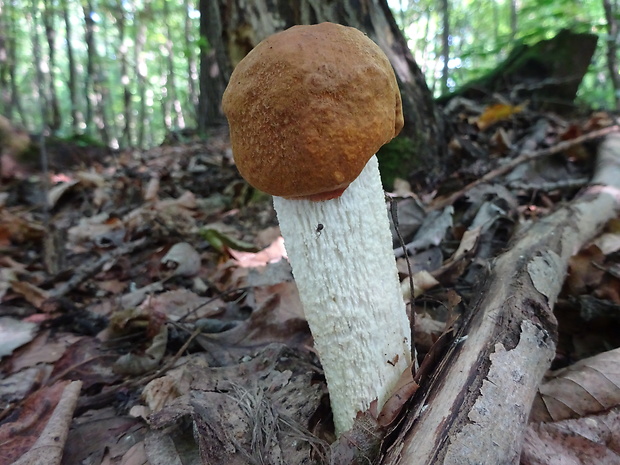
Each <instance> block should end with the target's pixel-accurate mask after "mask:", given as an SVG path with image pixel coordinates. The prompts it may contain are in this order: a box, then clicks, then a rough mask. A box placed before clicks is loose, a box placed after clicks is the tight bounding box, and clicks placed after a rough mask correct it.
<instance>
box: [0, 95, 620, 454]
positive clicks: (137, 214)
mask: <svg viewBox="0 0 620 465" xmlns="http://www.w3.org/2000/svg"><path fill="white" fill-rule="evenodd" d="M446 111H447V117H448V118H449V120H450V122H451V124H452V125H453V127H454V129H455V131H454V132H455V134H454V136H453V137H452V139H451V141H450V151H451V161H450V164H449V166H450V171H449V173H448V176H447V177H446V179H445V180H443V181H442V182H441V183H440V184H438V185H437V186H435V187H433V189H432V190H431V189H430V188H429V187H427V186H425V185H424V183H423V180H422V178H421V179H420V181H419V183H418V185H411V184H410V183H407V182H406V181H403V180H399V181H397V182H396V183H395V186H394V189H393V190H392V192H391V193H390V197H391V198H392V202H396V205H397V207H398V228H399V230H400V234H401V236H402V237H403V239H404V242H405V244H407V250H409V252H410V262H411V264H412V272H413V274H414V281H415V283H416V290H415V294H416V298H415V302H414V305H413V307H414V308H415V313H416V315H417V317H416V333H415V343H416V346H417V350H418V353H419V358H420V361H422V360H423V359H424V357H425V355H426V354H428V353H429V352H430V353H432V352H433V350H436V349H431V348H432V347H433V345H434V344H435V343H436V342H437V341H438V340H440V336H441V335H442V334H449V333H450V332H451V331H452V328H453V326H454V325H455V324H458V323H455V322H457V321H458V320H459V318H460V317H461V316H462V315H464V314H466V313H467V311H468V309H469V308H470V303H471V302H472V301H473V300H474V299H475V297H476V293H477V292H479V287H478V286H479V284H480V282H482V281H484V277H485V270H487V269H488V268H489V267H491V266H492V261H493V259H494V257H496V256H497V255H498V254H499V253H500V252H502V251H503V250H506V249H507V248H508V247H509V246H510V241H511V238H513V237H514V236H515V234H517V232H519V231H522V230H523V228H524V227H525V226H526V225H528V224H532V223H536V222H538V221H540V220H541V219H543V218H545V217H547V216H548V215H549V213H550V212H552V211H554V210H555V209H557V208H558V207H559V206H561V205H563V204H564V203H566V202H568V201H570V200H571V199H572V198H573V197H575V196H576V195H577V194H578V193H579V192H580V190H582V188H583V187H584V186H585V185H586V184H587V183H588V181H589V179H590V177H591V174H592V170H593V167H594V160H595V157H596V151H597V146H598V145H597V144H598V143H599V142H600V140H601V137H595V136H594V135H593V134H598V135H599V136H600V135H602V134H603V133H604V132H605V131H606V130H605V129H604V128H608V127H612V129H611V130H607V132H612V131H617V127H616V126H614V124H615V122H614V120H613V118H612V117H611V116H610V115H608V114H605V113H595V114H589V115H588V116H585V117H582V118H574V119H570V120H569V119H565V118H563V117H560V116H558V115H555V114H550V113H539V112H534V111H530V110H528V109H527V108H523V107H513V106H510V105H496V106H491V107H482V106H479V105H477V104H475V103H473V102H470V101H466V100H459V101H455V102H452V103H451V105H450V108H448V109H447V110H446ZM601 129H603V132H601ZM597 131H598V132H597ZM63 150H65V151H66V150H71V149H67V148H64V149H63ZM524 154H526V155H528V157H523V155H524ZM64 155H66V153H65V154H64ZM50 156H54V154H53V153H52V154H50ZM519 157H521V158H519ZM71 158H72V161H71V162H70V163H65V164H64V165H63V164H60V165H53V168H54V170H53V171H54V172H53V175H51V176H50V181H49V182H44V181H43V180H44V177H43V176H42V175H41V173H40V172H36V170H33V169H32V168H30V169H26V168H24V170H22V171H21V175H19V176H17V174H16V175H15V177H13V178H11V179H6V180H5V182H4V184H2V185H1V186H0V357H2V359H1V362H0V373H1V380H0V399H1V400H2V409H1V410H0V463H1V464H10V463H13V462H15V463H28V464H35V463H37V464H38V463H45V464H58V463H62V464H81V463H89V464H111V463H122V464H134V463H135V464H147V463H151V464H160V463H162V464H163V463H166V464H181V463H182V464H199V463H210V464H220V463H221V464H237V463H239V464H243V463H289V464H297V463H330V462H331V463H347V462H346V460H349V461H350V458H351V457H353V456H355V454H356V452H352V449H357V448H358V447H359V441H358V442H357V443H356V441H355V440H350V441H340V443H338V444H339V445H337V446H332V447H331V448H330V446H329V444H330V443H331V442H332V441H333V440H334V436H333V431H332V428H333V427H332V425H331V420H330V410H329V402H328V398H327V388H326V386H325V383H324V379H323V377H322V372H321V368H320V363H319V361H318V358H317V357H316V354H315V353H314V352H313V350H312V337H311V335H310V332H309V330H308V327H307V324H306V321H305V319H304V315H303V310H302V308H301V305H300V303H299V299H298V295H297V290H296V287H295V284H294V281H293V278H292V274H291V271H290V267H289V265H288V262H287V261H286V258H285V254H286V253H285V250H284V248H283V241H282V239H281V237H280V235H279V230H278V227H277V221H276V217H275V213H274V211H273V209H272V207H271V202H270V198H269V197H268V196H265V195H263V194H260V193H257V192H256V191H254V190H253V189H251V188H249V186H248V185H247V184H246V183H245V182H244V181H243V180H242V179H241V178H240V177H239V175H238V173H237V171H236V169H235V167H234V164H233V161H232V155H231V149H230V145H229V141H228V138H227V135H226V131H224V130H223V131H218V132H215V133H213V134H212V135H211V136H210V137H209V138H208V139H207V140H206V142H205V141H183V142H179V143H175V144H172V145H165V146H161V147H157V148H153V149H151V150H148V151H139V150H131V151H124V152H120V153H115V154H113V155H106V156H104V157H95V158H96V159H89V160H88V163H81V160H80V156H75V157H71ZM75 158H77V159H75ZM511 160H517V162H516V163H514V164H513V165H510V164H509V163H510V161H511ZM16 173H18V174H19V170H17V171H16ZM404 174H405V173H404ZM483 176H486V177H484V178H483ZM414 179H415V178H414ZM480 179H483V180H484V182H478V183H477V185H475V186H470V187H471V188H468V189H465V187H466V186H467V185H468V184H470V183H471V182H475V181H476V180H480ZM413 182H416V181H413ZM44 203H47V208H46V209H44V208H42V205H44ZM465 241H467V244H468V245H467V247H465V246H464V242H465ZM394 249H395V252H396V255H397V256H398V257H399V258H398V260H397V262H398V267H399V272H400V277H401V279H402V280H403V281H405V282H408V278H409V267H408V264H407V263H406V260H405V259H404V258H403V257H402V255H403V253H402V250H401V247H400V245H399V241H398V239H397V238H395V241H394ZM364 253H365V251H364V250H359V254H360V256H361V255H363V254H364ZM355 259H356V257H351V260H355ZM555 316H556V318H557V320H558V334H557V339H556V340H557V350H556V356H555V359H554V361H553V363H552V369H553V370H554V371H550V372H548V373H547V375H546V376H545V379H544V380H543V382H542V384H541V385H540V387H539V389H538V393H537V394H536V399H535V401H534V408H533V409H532V412H531V413H530V425H529V427H528V432H527V433H526V438H528V439H527V440H526V441H524V445H523V447H524V452H523V454H522V458H521V463H523V464H524V465H526V464H530V463H543V462H536V461H534V460H533V459H532V458H531V457H532V456H533V455H532V454H534V453H533V452H529V453H528V447H529V448H533V447H534V446H533V445H532V444H533V442H535V441H534V439H533V438H537V440H539V441H542V442H543V443H544V444H545V445H546V446H547V447H550V448H551V449H553V450H554V454H556V456H557V457H565V458H566V460H569V459H572V460H575V461H573V462H566V463H590V462H588V461H580V460H583V457H588V456H590V454H594V453H596V454H598V455H597V456H600V457H603V459H601V460H602V461H600V462H597V463H609V464H612V463H616V464H617V463H620V446H618V442H617V437H618V436H617V434H618V431H619V429H620V421H619V420H618V418H619V415H618V412H619V411H620V409H619V407H620V349H618V348H619V347H620V218H618V217H616V218H615V219H612V220H611V221H609V222H608V223H607V224H606V225H605V226H604V228H601V229H600V230H599V231H597V235H596V237H593V238H592V240H590V241H588V244H587V245H586V246H585V247H583V248H582V249H581V250H580V251H575V253H574V255H573V257H572V258H571V259H570V262H569V270H568V272H567V276H566V280H565V282H564V284H563V286H562V291H561V293H560V295H559V297H558V299H557V303H556V304H555ZM429 363H431V362H427V363H426V370H427V371H432V370H433V365H432V363H431V366H430V367H429V366H428V365H429ZM423 382H424V380H421V381H420V383H423ZM405 410H406V409H405ZM405 413H406V412H403V415H404V414H405ZM593 418H596V419H599V420H601V419H604V420H603V421H602V423H603V424H604V427H603V429H602V430H598V431H597V432H596V433H592V430H591V429H590V430H587V429H586V426H588V425H590V427H591V420H592V419H593ZM588 421H590V423H588ZM599 423H600V422H599ZM614 435H615V437H616V439H615V440H614V439H613V438H614ZM568 437H572V438H573V440H572V441H567V440H566V438H568ZM379 446H380V448H381V451H382V452H383V451H384V450H385V449H386V448H387V447H388V446H389V443H388V440H387V439H386V440H385V441H384V442H383V443H380V445H379ZM530 450H533V449H530ZM382 452H381V453H382ZM364 453H365V452H364ZM534 455H535V454H534ZM201 460H202V462H201ZM351 460H352V459H351ZM355 460H360V459H359V457H358V458H357V459H355ZM614 460H615V461H614ZM558 463H559V462H558Z"/></svg>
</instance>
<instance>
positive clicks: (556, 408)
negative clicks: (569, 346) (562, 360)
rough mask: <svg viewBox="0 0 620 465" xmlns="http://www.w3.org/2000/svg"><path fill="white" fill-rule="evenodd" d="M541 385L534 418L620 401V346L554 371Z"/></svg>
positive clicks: (558, 417)
mask: <svg viewBox="0 0 620 465" xmlns="http://www.w3.org/2000/svg"><path fill="white" fill-rule="evenodd" d="M551 376H552V378H551V379H549V380H547V382H545V383H544V384H542V385H541V386H540V388H539V389H538V393H537V395H536V399H535V401H534V407H533V408H532V412H531V414H530V421H535V422H538V421H551V420H553V421H559V420H564V419H568V418H578V417H582V416H585V415H588V414H594V413H599V412H602V411H604V410H607V409H609V408H612V407H615V406H617V405H620V349H615V350H610V351H608V352H603V353H602V354H599V355H596V356H594V357H590V358H586V359H583V360H580V361H579V362H577V363H575V364H574V365H571V366H570V367H568V368H564V369H562V370H558V371H556V372H554V373H552V375H551Z"/></svg>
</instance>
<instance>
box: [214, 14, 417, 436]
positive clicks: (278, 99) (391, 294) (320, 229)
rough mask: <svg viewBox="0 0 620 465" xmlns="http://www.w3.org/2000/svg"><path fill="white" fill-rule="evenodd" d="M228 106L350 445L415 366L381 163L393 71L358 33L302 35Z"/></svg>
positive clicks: (236, 83) (242, 168) (299, 29)
mask: <svg viewBox="0 0 620 465" xmlns="http://www.w3.org/2000/svg"><path fill="white" fill-rule="evenodd" d="M222 103H223V109H224V113H225V114H226V116H227V118H228V121H229V125H230V137H231V143H232V149H233V155H234V159H235V163H236V165H237V167H238V169H239V172H240V173H241V175H242V176H243V177H244V178H245V179H246V180H247V181H248V182H249V183H250V184H251V185H253V186H254V187H256V188H258V189H260V190H262V191H264V192H267V193H269V194H272V195H273V196H274V197H273V203H274V207H275V209H276V212H277V216H278V221H279V223H280V229H281V232H282V236H283V237H284V242H285V246H286V250H287V253H288V257H289V260H290V263H291V266H292V269H293V275H294V277H295V281H296V283H297V286H298V288H299V296H300V299H301V302H302V305H303V308H304V312H305V316H306V319H307V320H308V324H309V326H310V329H311V331H312V335H313V338H314V344H315V349H316V351H317V353H318V355H319V358H320V360H321V364H322V366H323V370H324V373H325V377H326V380H327V386H328V389H329V395H330V402H331V406H332V412H333V417H334V425H335V428H336V433H337V434H341V433H342V432H344V431H347V430H349V429H350V428H351V427H352V426H353V422H354V419H355V417H356V416H357V413H358V412H360V411H366V410H367V409H368V408H369V407H370V406H371V403H372V402H373V401H375V400H376V402H377V404H376V407H377V409H378V410H380V409H381V407H382V406H383V405H384V404H385V402H386V401H387V399H388V398H389V397H390V395H391V393H392V392H393V390H394V388H395V386H396V384H397V382H398V380H399V379H400V377H401V375H402V374H403V372H404V371H405V370H407V369H410V367H411V363H412V355H411V328H410V324H409V320H408V318H407V313H406V309H405V305H404V302H403V298H402V294H401V291H400V286H399V280H398V274H397V270H396V263H395V259H394V254H393V250H392V240H391V234H390V229H389V224H388V218H387V210H386V207H385V199H384V192H383V188H382V185H381V179H380V176H379V169H378V162H377V158H376V156H375V155H374V154H375V153H376V151H377V150H378V149H379V148H380V147H381V146H382V145H383V144H385V143H386V142H388V141H390V140H391V139H392V138H393V137H394V136H396V135H397V134H398V133H399V132H400V130H401V129H402V127H403V116H402V104H401V97H400V93H399V90H398V86H397V83H396V78H395V76H394V71H393V69H392V67H391V65H390V62H389V61H388V59H387V57H386V56H385V54H384V53H383V52H382V51H381V49H380V48H379V47H378V46H377V45H376V44H375V43H374V42H373V41H372V40H370V39H369V38H368V37H366V36H365V35H364V34H363V33H362V32H360V31H358V30H357V29H354V28H351V27H346V26H341V25H338V24H332V23H322V24H318V25H312V26H294V27H292V28H290V29H287V30H286V31H283V32H280V33H277V34H275V35H272V36H270V37H268V38H267V39H265V40H264V41H262V42H261V43H259V44H258V45H257V46H256V47H255V48H254V49H253V50H252V51H251V52H250V53H249V54H248V55H247V56H246V57H245V58H244V59H243V60H242V61H241V62H240V63H239V64H238V65H237V66H236V68H235V70H234V71H233V73H232V75H231V78H230V82H229V84H228V87H227V88H226V91H225V92H224V96H223V101H222Z"/></svg>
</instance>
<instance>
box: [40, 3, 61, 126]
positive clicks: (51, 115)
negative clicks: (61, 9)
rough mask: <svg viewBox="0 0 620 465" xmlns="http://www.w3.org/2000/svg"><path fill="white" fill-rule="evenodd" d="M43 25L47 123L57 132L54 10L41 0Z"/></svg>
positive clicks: (58, 124) (51, 5)
mask: <svg viewBox="0 0 620 465" xmlns="http://www.w3.org/2000/svg"><path fill="white" fill-rule="evenodd" d="M43 5H44V7H43V12H42V15H41V16H42V17H43V26H44V28H45V38H46V40H47V47H48V55H47V58H48V66H47V67H46V69H47V72H46V73H45V74H46V78H47V79H46V80H45V81H46V85H47V88H48V90H47V94H48V96H49V100H48V102H47V104H48V107H49V108H48V117H47V123H48V126H49V128H50V130H51V131H52V133H56V132H58V130H59V129H60V126H61V125H62V121H61V116H60V106H59V104H58V95H57V93H56V86H55V84H54V82H55V81H56V79H55V70H56V45H55V41H56V29H55V25H54V20H55V14H56V13H55V11H54V4H53V2H43Z"/></svg>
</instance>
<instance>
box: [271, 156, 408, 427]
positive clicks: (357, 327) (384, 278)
mask: <svg viewBox="0 0 620 465" xmlns="http://www.w3.org/2000/svg"><path fill="white" fill-rule="evenodd" d="M273 203H274V206H275V209H276V212H277V214H278V220H279V222H280V229H281V231H282V236H283V237H284V243H285V246H286V250H287V253H288V257H289V260H290V262H291V266H292V268H293V275H294V276H295V281H296V282H297V287H298V288H299V295H300V298H301V302H302V304H303V307H304V311H305V315H306V319H307V320H308V323H309V325H310V329H311V330H312V335H313V337H314V344H315V348H316V350H317V352H318V354H319V357H320V358H321V364H322V365H323V370H324V372H325V377H326V379H327V386H328V388H329V395H330V399H331V405H332V412H333V415H334V423H335V427H336V432H337V433H338V434H340V433H342V432H344V431H346V430H348V429H350V428H351V427H352V426H353V420H354V419H355V416H356V415H357V412H359V411H365V410H367V409H368V407H369V406H370V403H371V402H372V401H373V400H375V399H377V402H378V408H379V410H380V409H381V407H383V405H384V403H385V401H386V400H387V399H388V398H389V396H390V394H391V393H392V391H393V389H394V387H395V385H396V383H397V382H398V380H399V378H400V376H401V374H402V373H403V372H404V370H405V369H406V368H407V367H409V366H410V364H411V350H410V345H411V330H410V326H409V320H408V318H407V314H406V311H405V305H404V302H403V298H402V294H401V291H400V287H399V282H398V274H397V270H396V262H395V259H394V253H393V251H392V238H391V235H390V228H389V223H388V217H387V210H386V208H385V200H384V195H383V188H382V186H381V179H380V177H379V168H378V163H377V159H376V157H372V158H371V159H370V161H369V162H368V164H367V165H366V167H365V168H364V170H363V171H362V173H361V174H360V176H359V177H358V178H357V179H356V180H355V181H353V183H351V185H350V186H349V187H348V188H347V189H346V190H345V191H344V193H343V194H342V195H341V196H340V197H339V198H337V199H333V200H327V201H322V202H314V201H310V200H288V199H283V198H280V197H274V199H273ZM321 225H322V226H321Z"/></svg>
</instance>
